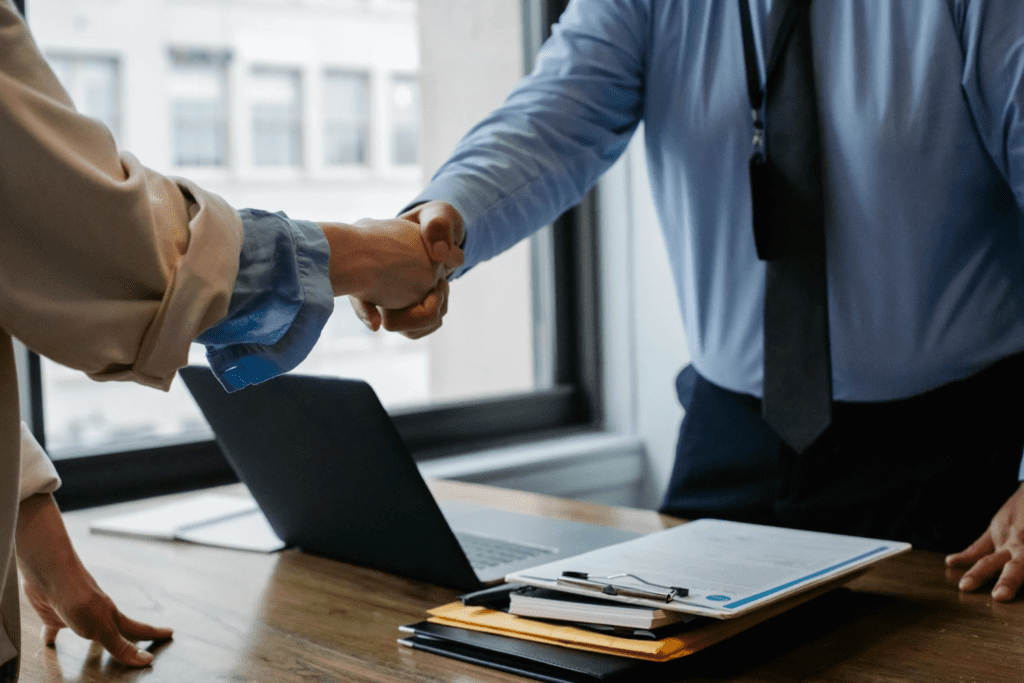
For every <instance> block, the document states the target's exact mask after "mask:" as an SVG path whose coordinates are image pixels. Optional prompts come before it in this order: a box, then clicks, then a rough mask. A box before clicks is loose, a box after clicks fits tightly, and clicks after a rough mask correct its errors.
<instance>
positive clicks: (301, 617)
mask: <svg viewBox="0 0 1024 683" xmlns="http://www.w3.org/2000/svg"><path fill="white" fill-rule="evenodd" d="M431 487H432V488H433V490H434V492H435V495H437V496H438V497H439V498H459V499H463V500H470V501H474V502H479V503H482V504H485V505H490V506H492V507H499V508H505V509H512V510H526V511H530V512H534V513H537V514H544V515H548V516H554V517H565V518H569V519H577V520H581V521H587V522H593V523H598V524H606V525H609V526H616V527H619V528H623V529H630V530H633V531H639V532H648V531H654V530H657V529H661V528H665V527H668V526H672V525H674V524H676V523H678V520H674V519H672V518H669V517H665V516H662V515H658V514H657V513H654V512H651V511H646V510H629V509H624V508H612V507H606V506H602V505H595V504H590V503H577V502H570V501H563V500H559V499H556V498H551V497H547V496H539V495H534V494H529V493H522V492H516V491H506V490H502V489H495V488H491V487H486V486H479V485H470V484H459V483H453V482H431ZM223 491H227V492H232V491H233V492H239V491H240V489H239V487H229V488H226V489H223ZM185 495H189V494H185ZM181 497H182V496H171V497H168V498H167V499H166V500H173V499H175V498H181ZM160 500H163V499H160ZM154 502H156V501H155V500H150V501H144V502H142V503H129V504H124V505H117V506H109V507H105V508H93V509H90V510H82V511H77V512H73V513H70V514H68V515H67V517H66V519H67V524H68V527H69V529H70V531H71V535H72V538H73V539H74V541H75V543H76V546H77V548H78V550H79V553H80V554H81V555H82V557H83V560H84V561H85V563H86V566H88V567H89V569H90V570H91V571H92V573H93V575H94V576H95V577H96V578H97V580H98V581H99V583H100V585H101V586H102V587H103V588H104V590H106V591H107V592H108V593H109V594H110V595H111V596H112V597H113V598H114V599H115V601H116V602H117V603H118V605H119V606H120V607H121V608H122V610H123V611H124V612H125V613H127V614H128V615H129V616H133V617H135V618H138V619H142V620H144V621H149V622H150V623H154V624H157V625H161V626H165V625H166V626H171V627H173V628H174V629H175V636H174V639H173V640H171V641H169V642H166V643H161V644H155V645H153V646H151V650H152V651H153V652H154V653H155V654H156V659H155V660H154V663H153V665H152V666H151V667H148V668H145V669H129V668H126V667H123V666H120V665H118V664H116V663H113V662H111V660H110V657H109V655H107V654H106V653H105V652H103V651H102V650H101V649H100V648H99V647H98V646H95V645H92V644H90V643H88V642H86V641H84V640H82V639H81V638H79V637H77V636H75V635H74V634H72V633H70V632H67V631H62V632H61V634H60V635H59V636H58V639H57V645H56V647H54V648H48V647H44V646H43V645H42V643H41V640H40V638H39V632H40V628H41V627H40V624H39V620H38V618H37V617H36V615H35V613H34V612H33V610H32V609H31V607H29V606H28V604H27V603H25V602H24V601H23V603H22V610H23V613H22V621H23V623H24V633H23V641H24V643H23V651H24V652H23V660H22V680H23V681H25V682H27V683H42V682H44V681H45V682H48V683H50V682H57V681H61V682H63V681H81V682H83V683H84V682H87V681H88V682H91V681H143V680H144V681H146V682H147V683H162V682H165V681H167V682H172V681H173V682H175V683H181V682H192V681H198V682H203V683H205V682H208V681H209V682H212V681H236V682H240V683H241V682H245V683H249V682H260V683H262V682H263V681H268V682H274V683H277V682H281V683H292V682H294V683H300V682H301V683H324V682H328V681H344V682H346V683H349V682H351V683H390V682H392V681H413V682H420V683H477V682H479V683H492V682H493V683H499V682H504V683H511V682H515V681H524V680H525V679H522V678H519V677H517V676H513V675H509V674H503V673H499V672H495V671H490V670H488V669H484V668H481V667H477V666H473V665H470V664H464V663H461V662H457V661H454V660H450V659H446V658H443V657H439V656H436V655H433V654H429V653H425V652H420V651H415V650H410V649H408V648H405V647H403V646H400V645H399V644H398V643H397V639H398V638H399V636H400V634H399V632H398V627H399V626H400V625H402V624H408V623H412V622H416V621H419V620H421V619H422V618H423V617H424V612H425V610H426V609H427V608H429V607H434V606H437V605H440V604H442V603H444V602H448V601H450V600H452V599H453V598H454V597H455V592H454V591H451V590H447V589H444V588H438V587H435V586H429V585H425V584H421V583H417V582H415V581H409V580H405V579H400V578H396V577H393V576H389V575H386V574H383V573H380V572H376V571H372V570H368V569H363V568H360V567H355V566H351V565H346V564H343V563H340V562H335V561H332V560H326V559H322V558H319V557H314V556H311V555H306V554H303V553H300V552H297V551H293V550H287V551H284V552H281V553H277V554H272V555H264V554H259V553H250V552H242V551H233V550H225V549H219V548H208V547H203V546H198V545H191V544H187V543H170V542H161V541H146V540H136V539H128V538H117V537H112V536H103V535H98V534H90V533H89V532H88V524H89V521H90V520H91V519H95V518H98V517H103V516H108V515H111V514H115V513H118V512H122V511H127V510H130V509H132V508H137V507H140V506H142V505H152V504H153V503H154ZM414 551H415V549H410V552H414ZM960 573H961V572H950V571H947V570H946V569H945V568H944V566H943V562H942V557H941V556H940V555H938V554H935V553H928V552H923V551H912V552H910V553H908V554H904V555H902V556H899V557H896V558H893V559H891V560H888V561H885V562H883V563H881V564H880V565H878V566H877V567H875V568H873V569H871V570H870V571H868V572H867V573H866V574H865V575H863V576H861V577H860V578H858V579H855V580H854V581H853V582H852V583H851V584H849V586H848V587H847V588H843V589H840V590H838V591H834V592H833V593H830V594H828V595H826V596H824V597H822V598H818V599H817V600H814V601H812V602H810V603H808V604H806V605H804V606H802V607H799V608H797V609H796V610H794V611H792V612H790V613H788V614H785V615H782V616H780V617H776V618H774V619H771V620H769V621H768V622H765V623H764V624H762V625H760V626H758V627H755V628H753V629H751V630H750V631H747V632H746V633H744V634H741V635H739V636H737V637H735V638H733V639H731V640H730V641H727V642H725V643H722V644H720V645H717V646H715V647H713V648H711V649H709V650H707V651H705V652H703V653H699V654H698V655H694V656H693V657H689V658H686V659H684V660H682V661H680V662H677V663H674V664H672V665H670V666H666V667H665V669H664V670H663V671H661V673H660V675H659V676H658V677H657V678H660V679H661V680H665V681H691V682H697V683H699V682H703V681H744V682H750V683H753V682H759V683H760V682H765V683H767V682H769V681H770V682H772V683H779V682H789V681H835V682H848V683H882V682H886V683H890V682H892V683H895V682H900V683H902V682H916V681H929V682H932V681H934V682H942V683H945V682H947V681H977V682H980V683H987V682H994V683H1002V682H1006V683H1019V682H1020V681H1024V602H1022V601H1021V600H1017V601H1014V602H1011V603H1008V604H999V603H993V601H992V599H991V598H990V597H989V596H988V594H987V593H980V594H971V595H964V594H961V593H960V592H959V591H958V590H957V588H956V584H957V579H958V578H959V576H960ZM652 680H653V679H652ZM645 683H646V682H645Z"/></svg>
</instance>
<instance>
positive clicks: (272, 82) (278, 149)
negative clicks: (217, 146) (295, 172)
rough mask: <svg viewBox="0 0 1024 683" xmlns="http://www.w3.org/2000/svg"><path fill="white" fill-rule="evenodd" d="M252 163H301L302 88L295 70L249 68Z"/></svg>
mask: <svg viewBox="0 0 1024 683" xmlns="http://www.w3.org/2000/svg"><path fill="white" fill-rule="evenodd" d="M252 93H253V103H252V133H253V142H252V149H253V162H254V163H255V164H256V165H257V166H299V165H300V164H302V89H301V86H300V82H299V72H298V71H295V70H291V69H271V68H264V67H257V68H255V69H253V71H252Z"/></svg>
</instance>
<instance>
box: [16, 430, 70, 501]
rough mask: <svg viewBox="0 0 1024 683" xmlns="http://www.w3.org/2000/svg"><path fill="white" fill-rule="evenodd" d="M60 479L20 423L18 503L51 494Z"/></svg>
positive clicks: (58, 484)
mask: <svg viewBox="0 0 1024 683" xmlns="http://www.w3.org/2000/svg"><path fill="white" fill-rule="evenodd" d="M59 487H60V477H59V476H57V470H56V469H55V468H54V466H53V462H51V461H50V458H49V457H47V455H46V453H45V452H44V451H43V449H42V447H41V446H40V445H39V442H38V441H36V439H35V437H34V436H32V432H30V431H29V429H28V426H27V425H26V424H25V423H24V422H22V423H21V493H20V496H19V498H18V500H19V501H22V500H25V499H26V498H28V497H29V496H34V495H35V494H37V493H53V492H54V491H56V490H57V489H58V488H59Z"/></svg>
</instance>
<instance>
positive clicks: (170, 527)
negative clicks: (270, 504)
mask: <svg viewBox="0 0 1024 683" xmlns="http://www.w3.org/2000/svg"><path fill="white" fill-rule="evenodd" d="M89 529H90V531H93V532H97V533H105V534H115V535H119V536H135V537H139V538H156V539H161V540H166V541H170V540H182V541H191V542H193V543H202V544H205V545H215V546H220V547H224V548H237V549H241V550H254V551H258V552H268V553H269V552H274V551H275V550H280V549H281V548H283V547H284V546H285V544H284V542H283V541H281V539H280V538H278V537H277V535H276V534H275V533H274V531H273V529H271V528H270V524H269V523H268V522H267V518H266V517H265V516H264V515H263V512H262V511H260V508H259V506H258V505H257V504H256V501H255V500H253V499H252V497H249V496H226V495H221V494H214V493H210V494H204V495H201V496H197V497H195V498H189V499H187V500H183V501H178V502H176V503H167V504H166V505H158V506H156V507H152V508H149V509H146V510H140V511H138V512H129V513H126V514H123V515H116V516H114V517H106V518H104V519H99V520H96V521H95V522H93V523H92V524H90V525H89Z"/></svg>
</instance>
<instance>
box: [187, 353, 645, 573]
mask: <svg viewBox="0 0 1024 683" xmlns="http://www.w3.org/2000/svg"><path fill="white" fill-rule="evenodd" d="M179 374H180V375H181V378H182V379H183V380H184V382H185V385H186V386H187V387H188V390H189V391H190V392H191V394H192V396H193V398H194V399H195V401H196V403H197V404H198V405H199V408H200V409H201V410H202V412H203V414H204V415H205V416H206V419H207V421H208V422H209V423H210V426H211V427H212V428H213V432H214V435H215V437H216V440H217V443H218V444H219V445H220V447H221V450H222V451H223V452H224V455H225V457H226V458H227V460H228V462H229V463H230V464H231V466H232V467H233V468H234V470H235V472H236V473H237V474H238V476H239V478H240V479H241V480H242V481H243V482H244V483H245V484H246V486H248V488H249V491H250V492H251V493H252V496H253V498H254V499H255V500H256V502H257V503H258V504H259V506H260V508H261V509H262V511H263V514H265V515H266V517H267V521H268V522H269V523H270V526H271V527H272V528H273V529H274V531H275V532H276V533H277V535H278V536H280V537H281V539H282V540H283V541H284V542H285V543H287V544H288V545H290V546H294V547H296V548H299V549H300V550H303V551H305V552H309V553H312V554H315V555H321V556H324V557H328V558H331V559H335V560H341V561H343V562H348V563H351V564H356V565H360V566H365V567H371V568H373V569H379V570H382V571H385V572H388V573H391V574H396V575H399V576H404V577H407V578H410V579H415V580H418V581H424V582H427V583H432V584H436V585H441V586H448V587H451V588H456V589H459V590H467V591H468V590H477V589H479V588H482V587H484V586H487V585H491V584H494V583H498V582H500V581H502V580H503V579H504V577H505V575H506V574H509V573H511V572H514V571H521V570H523V569H528V568H530V567H533V566H537V565H540V564H545V563H547V562H551V561H553V560H556V559H559V558H562V557H568V556H571V555H578V554H580V553H583V552H586V551H588V550H593V549H595V548H599V547H603V546H606V545H611V544H613V543H619V542H622V541H626V540H629V539H631V538H635V537H636V536H637V534H633V533H629V532H625V531H620V530H618V529H610V528H608V527H602V526H597V525H593V524H585V523H581V522H570V521H566V520H557V519H550V518H546V517H540V516H538V515H530V514H520V513H512V512H506V511H501V510H494V509H491V508H487V507H483V506H478V505H472V504H469V503H465V502H461V501H445V502H442V503H441V504H440V505H439V504H438V502H437V501H435V500H434V497H433V495H431V493H430V490H429V489H428V488H427V485H426V483H425V482H424V481H423V477H422V476H421V475H420V472H419V469H418V468H417V466H416V463H415V462H414V461H413V458H412V455H411V454H410V453H409V451H408V449H407V448H406V447H405V444H404V443H403V442H402V439H401V437H400V436H399V434H398V431H397V430H396V429H395V426H394V423H393V422H392V421H391V418H390V416H389V415H388V413H387V411H386V410H385V409H384V407H383V406H382V405H381V403H380V401H379V400H378V398H377V395H376V394H375V393H374V391H373V389H372V388H371V387H370V385H369V384H367V383H365V382H362V381H359V380H350V379H337V378H330V377H312V376H305V375H297V374H292V375H283V376H281V377H277V378H275V379H273V380H271V381H268V382H264V383H262V384H257V385H253V386H249V387H246V388H245V389H243V390H241V391H237V392H235V393H230V394H229V393H227V392H226V391H225V390H224V389H223V387H221V385H220V383H219V382H218V381H217V379H216V378H215V377H214V376H213V373H212V372H211V371H210V370H209V369H208V368H203V367H197V366H189V367H186V368H182V369H181V370H180V371H179Z"/></svg>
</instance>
